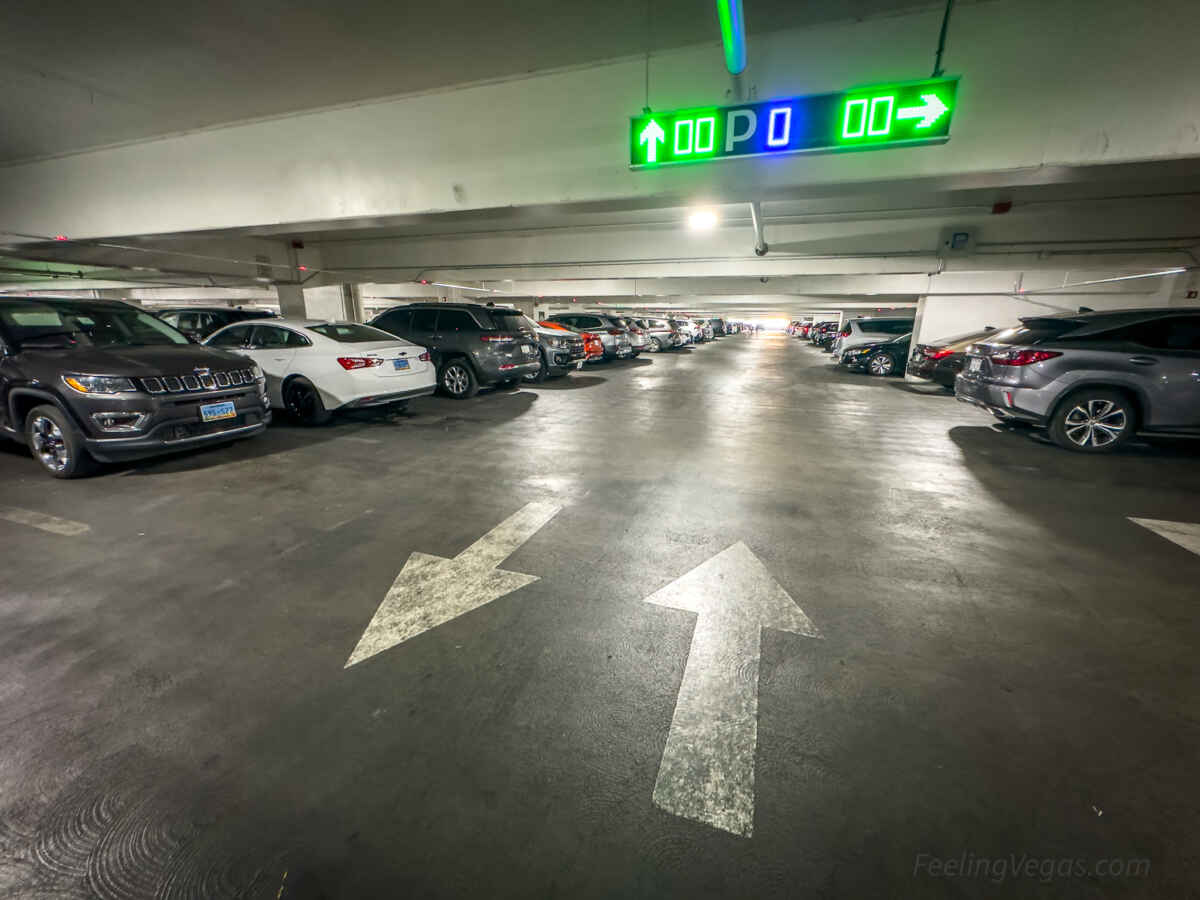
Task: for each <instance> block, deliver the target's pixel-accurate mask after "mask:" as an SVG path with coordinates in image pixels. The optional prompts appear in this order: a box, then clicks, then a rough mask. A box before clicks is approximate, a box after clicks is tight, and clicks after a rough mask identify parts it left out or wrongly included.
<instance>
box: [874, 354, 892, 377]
mask: <svg viewBox="0 0 1200 900" xmlns="http://www.w3.org/2000/svg"><path fill="white" fill-rule="evenodd" d="M867 371H868V372H870V373H871V374H872V375H878V376H881V377H886V376H888V375H894V374H895V373H896V357H894V356H892V354H890V353H876V354H875V355H874V356H872V357H871V358H870V359H869V360H867Z"/></svg>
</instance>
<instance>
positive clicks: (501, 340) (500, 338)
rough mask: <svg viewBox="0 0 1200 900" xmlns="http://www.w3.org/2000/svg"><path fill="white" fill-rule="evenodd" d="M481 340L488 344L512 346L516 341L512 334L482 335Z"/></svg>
mask: <svg viewBox="0 0 1200 900" xmlns="http://www.w3.org/2000/svg"><path fill="white" fill-rule="evenodd" d="M479 339H480V340H481V341H483V342H484V343H487V344H511V343H513V342H514V341H516V338H515V337H513V336H512V335H511V334H481V335H480V336H479Z"/></svg>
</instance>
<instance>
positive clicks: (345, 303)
mask: <svg viewBox="0 0 1200 900" xmlns="http://www.w3.org/2000/svg"><path fill="white" fill-rule="evenodd" d="M342 318H343V319H345V320H346V321H348V322H362V321H364V319H365V316H364V315H363V304H362V294H361V293H360V292H359V289H358V285H357V284H343V285H342Z"/></svg>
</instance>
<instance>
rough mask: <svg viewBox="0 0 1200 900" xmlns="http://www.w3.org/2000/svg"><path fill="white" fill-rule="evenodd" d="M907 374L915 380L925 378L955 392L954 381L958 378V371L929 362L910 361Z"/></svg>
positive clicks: (906, 370) (938, 363)
mask: <svg viewBox="0 0 1200 900" xmlns="http://www.w3.org/2000/svg"><path fill="white" fill-rule="evenodd" d="M905 372H906V373H907V374H909V375H912V376H913V377H914V378H923V379H925V380H926V381H932V382H935V383H937V384H940V385H941V386H942V387H947V388H950V389H951V390H954V381H955V379H956V378H957V377H958V371H957V370H956V369H953V368H950V367H949V366H946V365H943V364H942V363H940V362H935V361H929V360H910V361H909V363H908V367H907V368H906V369H905Z"/></svg>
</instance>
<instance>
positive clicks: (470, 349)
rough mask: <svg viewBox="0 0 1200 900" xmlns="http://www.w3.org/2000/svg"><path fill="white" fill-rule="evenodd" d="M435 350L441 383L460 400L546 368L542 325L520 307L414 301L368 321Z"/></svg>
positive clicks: (445, 390) (441, 386) (434, 355)
mask: <svg viewBox="0 0 1200 900" xmlns="http://www.w3.org/2000/svg"><path fill="white" fill-rule="evenodd" d="M367 324H368V325H370V326H371V327H373V328H380V329H382V330H384V331H387V332H389V333H391V334H394V335H396V336H397V337H402V338H404V339H405V340H406V341H412V342H413V343H414V344H420V345H421V346H422V347H425V348H427V349H428V350H429V355H430V357H431V358H432V360H433V363H434V365H436V366H437V378H438V387H440V388H441V389H442V391H443V392H444V393H446V394H447V395H448V396H450V397H453V398H455V399H456V400H465V399H466V398H467V397H473V396H475V393H476V392H477V391H478V390H479V388H480V387H486V386H490V385H497V384H504V385H509V384H516V383H517V382H518V381H520V380H521V378H522V377H524V376H525V375H537V374H538V372H539V371H540V370H541V368H542V354H541V342H540V341H539V340H538V334H537V326H536V325H534V323H533V322H531V321H530V320H529V319H527V318H526V317H525V316H523V315H522V314H521V312H520V310H516V309H510V308H509V307H506V306H483V305H482V304H479V303H413V304H411V305H409V306H396V307H393V308H392V309H389V310H386V311H384V312H382V313H380V314H379V315H378V316H376V317H375V318H374V319H372V320H371V321H370V322H368V323H367Z"/></svg>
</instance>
